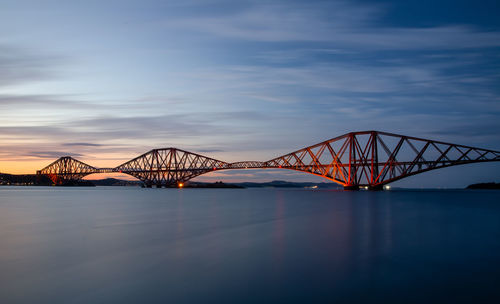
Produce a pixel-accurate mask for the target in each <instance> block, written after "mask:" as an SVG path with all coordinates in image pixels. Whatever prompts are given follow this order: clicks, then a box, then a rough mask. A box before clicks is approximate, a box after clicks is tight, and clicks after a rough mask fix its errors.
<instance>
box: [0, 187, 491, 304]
mask: <svg viewBox="0 0 500 304" xmlns="http://www.w3.org/2000/svg"><path fill="white" fill-rule="evenodd" d="M0 245H1V247H0V249H1V250H0V303H110V302H115V303H138V302H145V303H165V302H170V303H193V302H198V303H199V302H203V303H208V302H210V303H235V302H237V303H255V302H273V303H290V302H302V303H306V302H322V303H324V302H340V303H342V302H368V301H370V302H385V303H387V302H392V303H403V302H404V303H423V302H425V303H429V302H435V303H439V302H455V303H456V302H478V301H480V300H487V301H488V302H497V300H499V299H500V291H498V290H497V289H498V288H497V285H498V277H500V264H499V262H500V191H459V190H456V191H386V192H365V191H361V192H343V191H326V190H325V191H319V190H294V189H180V190H179V189H140V188H114V187H109V188H108V187H102V188H43V187H35V188H28V187H18V188H15V187H1V188H0Z"/></svg>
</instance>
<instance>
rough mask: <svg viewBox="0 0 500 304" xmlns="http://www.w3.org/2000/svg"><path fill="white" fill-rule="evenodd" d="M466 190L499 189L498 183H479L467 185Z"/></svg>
mask: <svg viewBox="0 0 500 304" xmlns="http://www.w3.org/2000/svg"><path fill="white" fill-rule="evenodd" d="M466 189H497V190H498V189H500V183H479V184H472V185H468V186H467V188H466Z"/></svg>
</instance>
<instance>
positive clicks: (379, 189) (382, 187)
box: [368, 185, 384, 191]
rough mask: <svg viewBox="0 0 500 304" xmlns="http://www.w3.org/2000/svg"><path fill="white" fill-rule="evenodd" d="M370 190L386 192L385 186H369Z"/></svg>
mask: <svg viewBox="0 0 500 304" xmlns="http://www.w3.org/2000/svg"><path fill="white" fill-rule="evenodd" d="M368 190H370V191H382V190H384V186H383V185H375V186H368Z"/></svg>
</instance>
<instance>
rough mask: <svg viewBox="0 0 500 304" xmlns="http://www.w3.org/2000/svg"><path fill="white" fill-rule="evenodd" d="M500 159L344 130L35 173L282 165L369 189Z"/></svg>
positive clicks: (64, 162)
mask: <svg viewBox="0 0 500 304" xmlns="http://www.w3.org/2000/svg"><path fill="white" fill-rule="evenodd" d="M489 161H500V152H498V151H493V150H488V149H481V148H475V147H469V146H464V145H457V144H450V143H445V142H440V141H434V140H427V139H421V138H416V137H410V136H404V135H397V134H392V133H386V132H378V131H364V132H353V133H348V134H345V135H342V136H339V137H336V138H332V139H330V140H327V141H324V142H321V143H318V144H316V145H312V146H309V147H306V148H303V149H300V150H297V151H295V152H292V153H289V154H286V155H283V156H280V157H277V158H274V159H271V160H269V161H266V162H260V161H243V162H235V163H227V162H223V161H220V160H216V159H213V158H209V157H206V156H203V155H199V154H196V153H192V152H188V151H184V150H180V149H176V148H166V149H154V150H151V151H149V152H147V153H144V154H143V155H140V156H138V157H136V158H134V159H132V160H130V161H128V162H126V163H124V164H122V165H120V166H118V167H116V168H105V169H98V168H94V167H92V166H89V165H87V164H85V163H82V162H80V161H78V160H75V159H73V158H71V157H61V158H60V159H58V160H57V161H55V162H53V163H52V164H50V165H48V166H47V167H45V168H43V169H42V170H40V171H38V173H39V174H45V175H48V176H49V177H51V179H52V180H53V181H54V183H61V182H62V181H65V180H72V179H80V178H82V177H84V176H85V175H88V174H92V173H104V172H123V173H126V174H129V175H132V176H134V177H136V178H138V179H139V180H141V181H143V182H144V183H146V184H147V185H158V186H172V185H176V184H178V183H182V182H186V181H188V180H190V179H192V178H194V177H196V176H199V175H201V174H204V173H208V172H212V171H214V170H227V169H246V168H282V169H291V170H297V171H303V172H307V173H310V174H314V175H318V176H321V177H324V178H327V179H329V180H332V181H334V182H336V183H339V184H341V185H343V186H344V187H359V186H369V187H372V188H377V187H381V186H382V185H385V184H388V183H390V182H393V181H396V180H398V179H401V178H405V177H408V176H411V175H415V174H418V173H422V172H426V171H429V170H434V169H439V168H444V167H449V166H454V165H461V164H468V163H476V162H489Z"/></svg>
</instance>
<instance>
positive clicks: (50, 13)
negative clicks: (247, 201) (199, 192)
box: [0, 0, 500, 187]
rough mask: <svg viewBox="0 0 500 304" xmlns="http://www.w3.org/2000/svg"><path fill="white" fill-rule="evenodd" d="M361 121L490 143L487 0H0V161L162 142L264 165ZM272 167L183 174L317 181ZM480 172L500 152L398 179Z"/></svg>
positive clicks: (495, 10)
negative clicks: (486, 159)
mask: <svg viewBox="0 0 500 304" xmlns="http://www.w3.org/2000/svg"><path fill="white" fill-rule="evenodd" d="M362 130H381V131H388V132H392V133H398V134H404V135H410V136H416V137H422V138H428V139H435V140H443V141H446V142H452V143H457V144H464V145H471V146H478V147H481V148H489V149H494V150H500V2H498V1H489V0H482V1H458V0H455V1H451V0H449V1H448V0H434V1H430V0H419V1H416V0H415V1H414V0H407V1H398V0H385V1H372V0H359V1H337V0H331V1H293V0H292V1H290V0H289V1H226V0H206V1H198V0H185V1H155V0H140V1H139V0H138V1H132V0H120V1H93V0H87V1H67V0H65V1H50V0H47V1H37V0H33V1H28V0H15V1H11V0H2V1H1V2H0V172H8V173H34V172H35V171H36V170H37V169H41V168H42V167H44V166H46V165H48V164H49V163H51V162H52V161H53V160H55V159H57V158H58V157H60V156H64V155H72V156H74V157H75V158H77V159H79V160H82V161H84V162H86V163H88V164H90V165H93V166H102V167H114V166H117V165H119V164H121V163H123V162H125V161H127V160H129V159H131V158H134V157H136V156H137V155H139V154H142V153H144V152H146V151H148V150H151V149H153V148H162V147H177V148H181V149H184V150H188V151H193V152H197V153H201V154H203V155H206V156H210V157H213V158H217V159H220V160H224V161H228V162H232V161H241V160H262V161H265V160H269V159H272V158H274V157H277V156H280V155H283V154H287V153H289V152H291V151H295V150H297V149H300V148H303V147H306V146H309V145H312V144H315V143H317V142H320V141H324V140H327V139H329V138H333V137H336V136H338V135H341V134H344V133H348V132H351V131H362ZM282 171H286V172H282ZM282 171H276V170H242V171H239V170H234V171H220V172H215V173H211V174H210V175H207V176H202V177H200V178H198V179H197V180H224V181H243V180H245V181H269V180H275V179H281V180H283V179H285V180H297V181H298V180H304V181H305V180H310V181H322V180H321V179H320V178H318V177H314V176H312V175H308V174H305V173H302V174H301V173H297V172H292V171H290V172H288V171H287V170H282ZM325 181H326V180H325ZM486 181H497V182H500V164H497V163H487V164H473V165H466V166H458V167H453V168H448V169H442V170H436V171H431V172H429V173H425V174H422V175H420V176H415V177H411V178H408V179H405V180H401V181H400V182H397V183H396V185H401V186H414V187H428V186H440V187H441V186H442V187H462V186H465V185H467V184H469V183H474V182H486Z"/></svg>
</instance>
